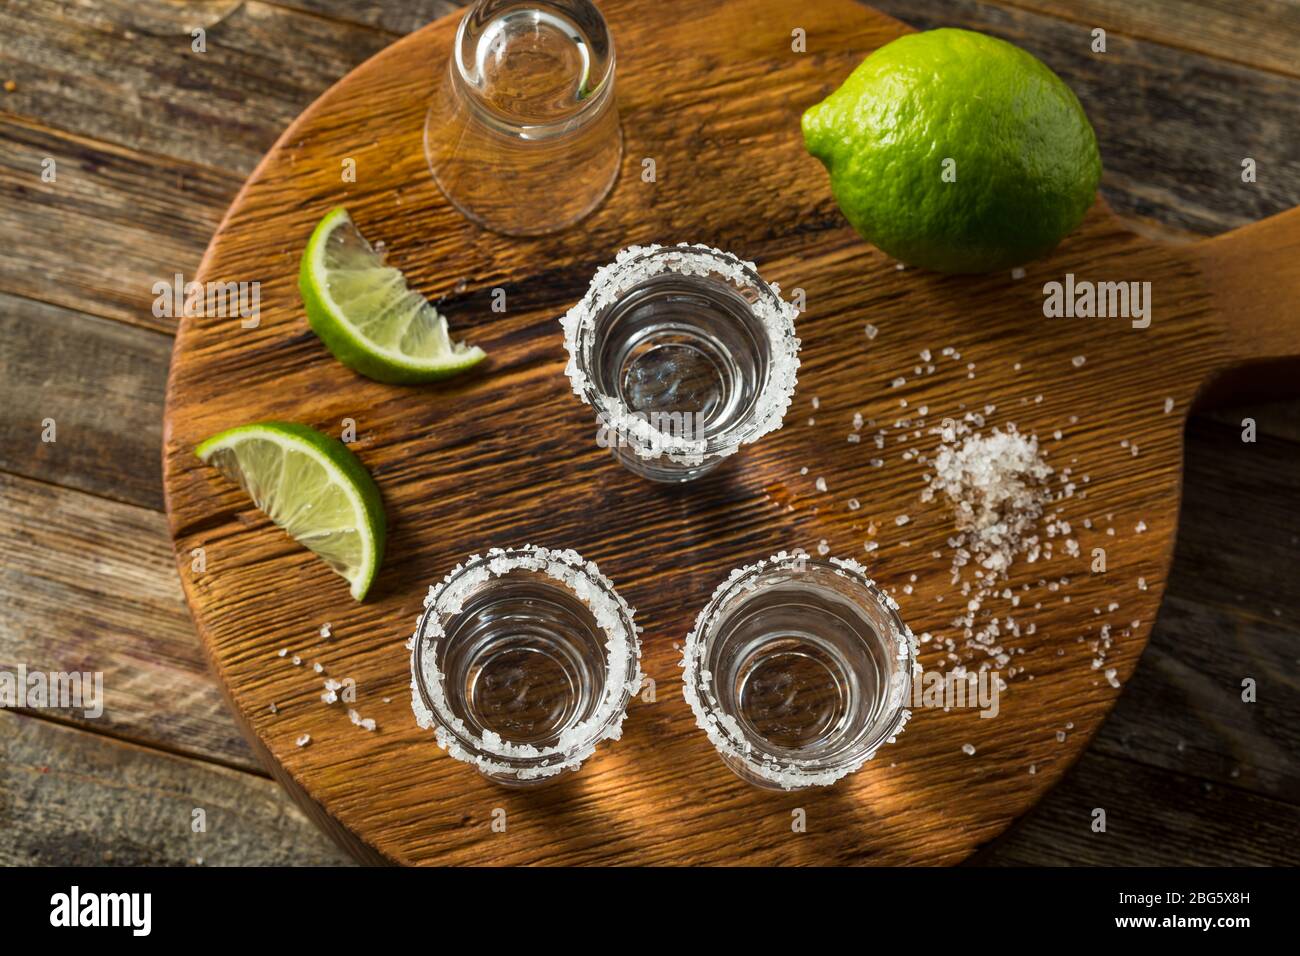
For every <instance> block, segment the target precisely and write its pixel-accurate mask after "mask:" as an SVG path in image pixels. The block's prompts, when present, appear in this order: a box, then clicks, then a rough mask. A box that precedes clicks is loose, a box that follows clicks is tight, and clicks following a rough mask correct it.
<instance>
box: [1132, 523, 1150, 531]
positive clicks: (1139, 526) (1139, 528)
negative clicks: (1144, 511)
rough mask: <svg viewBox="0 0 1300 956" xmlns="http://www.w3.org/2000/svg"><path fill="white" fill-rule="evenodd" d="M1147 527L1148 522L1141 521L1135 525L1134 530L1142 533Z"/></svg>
mask: <svg viewBox="0 0 1300 956" xmlns="http://www.w3.org/2000/svg"><path fill="white" fill-rule="evenodd" d="M1146 529H1147V523H1146V522H1145V521H1139V522H1138V523H1137V524H1135V525H1134V526H1133V530H1134V531H1136V532H1137V533H1138V534H1141V533H1142V532H1143V531H1145V530H1146Z"/></svg>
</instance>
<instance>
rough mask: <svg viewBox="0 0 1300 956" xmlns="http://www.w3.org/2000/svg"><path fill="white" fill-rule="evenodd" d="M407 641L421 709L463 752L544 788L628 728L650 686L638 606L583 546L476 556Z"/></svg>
mask: <svg viewBox="0 0 1300 956" xmlns="http://www.w3.org/2000/svg"><path fill="white" fill-rule="evenodd" d="M425 608H426V610H425V613H424V615H423V616H422V617H421V619H420V623H419V626H418V627H417V628H416V632H415V635H414V636H413V637H412V639H411V641H410V643H409V644H408V645H407V647H408V649H409V650H410V651H411V706H412V709H413V710H414V711H415V717H416V722H417V723H418V724H419V725H420V726H421V727H424V728H426V729H432V730H433V731H434V733H435V734H436V736H437V741H438V745H439V746H441V747H442V748H443V749H445V750H446V751H447V752H448V753H449V754H450V755H451V756H452V757H455V758H456V759H457V760H463V761H465V762H466V763H470V764H473V765H474V766H475V767H477V768H478V770H479V771H480V772H481V773H482V774H483V775H484V776H486V777H487V778H488V779H490V780H492V781H494V782H496V783H500V784H503V785H505V786H512V787H527V786H536V785H539V784H543V783H549V782H552V781H554V780H556V779H558V777H559V775H560V774H562V773H564V772H565V771H572V770H577V769H578V767H579V765H580V764H581V763H582V762H583V761H584V760H585V759H586V758H587V757H589V756H591V754H592V753H593V752H594V751H595V749H596V746H597V744H599V743H600V742H601V741H602V740H617V739H618V738H619V737H620V736H621V735H622V726H623V718H624V716H625V715H626V713H627V706H628V703H629V702H630V701H631V698H632V695H633V694H635V693H636V692H637V689H638V687H639V686H640V683H641V668H640V661H641V645H640V640H639V638H638V636H637V629H636V625H635V623H634V622H633V616H632V615H633V612H632V609H631V608H630V607H628V606H627V603H626V602H625V601H624V600H623V599H622V598H621V597H619V595H618V592H616V591H615V590H614V586H613V584H611V583H610V581H609V579H608V578H606V577H605V576H604V575H602V574H601V573H600V570H599V569H598V568H597V567H596V565H595V564H592V563H591V562H587V561H583V560H582V558H581V557H580V556H579V555H578V554H577V553H576V552H574V551H571V550H570V551H552V550H548V549H546V548H537V547H531V546H530V547H524V548H520V549H518V550H515V549H507V550H504V551H503V550H499V549H494V550H492V551H489V552H488V553H487V554H486V555H483V556H480V555H474V556H472V557H471V558H470V559H469V560H468V561H466V562H465V563H464V564H462V565H460V566H459V567H457V568H456V569H455V570H453V571H452V572H451V573H450V574H448V575H447V577H446V578H445V579H444V580H443V582H442V583H441V584H439V585H436V586H435V587H433V588H430V590H429V596H428V598H427V599H426V600H425Z"/></svg>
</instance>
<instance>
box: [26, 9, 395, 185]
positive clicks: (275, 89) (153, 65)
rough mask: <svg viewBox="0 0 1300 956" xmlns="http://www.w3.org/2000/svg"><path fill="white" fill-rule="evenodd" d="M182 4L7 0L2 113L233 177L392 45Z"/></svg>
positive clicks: (298, 20)
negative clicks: (7, 85) (337, 84)
mask: <svg viewBox="0 0 1300 956" xmlns="http://www.w3.org/2000/svg"><path fill="white" fill-rule="evenodd" d="M190 7H191V10H185V8H184V6H182V5H180V4H176V3H170V2H167V0H95V2H89V3H86V2H83V3H75V4H70V3H58V2H49V0H8V2H6V3H5V4H4V6H3V7H0V37H4V43H3V44H0V75H2V76H3V77H4V78H6V79H13V80H14V81H15V82H16V84H17V89H16V90H15V91H14V92H13V93H11V94H8V95H5V96H4V97H3V99H0V103H2V104H3V109H4V111H5V112H6V113H10V114H13V115H15V116H17V117H21V118H26V119H31V120H35V121H37V122H39V123H41V124H43V125H46V126H52V127H55V128H58V129H62V130H69V131H76V132H77V133H78V134H80V135H82V136H86V137H94V138H96V139H99V140H102V141H105V142H108V143H115V144H118V145H130V146H133V147H135V148H137V149H141V150H144V151H146V152H148V153H150V154H151V155H155V156H165V157H169V158H171V159H175V160H185V161H188V162H190V163H195V164H199V165H204V166H208V167H211V168H214V169H217V170H219V171H222V172H226V173H232V174H237V175H241V176H242V175H245V174H247V173H248V172H249V170H251V169H252V168H253V166H254V165H255V164H256V163H257V161H258V159H259V158H260V157H261V155H262V153H263V152H264V151H265V149H266V147H267V145H268V144H269V143H271V142H272V141H273V140H274V139H275V137H276V135H277V134H278V133H279V132H280V130H282V129H284V127H285V126H286V125H288V124H289V122H291V121H292V120H293V118H294V116H296V115H297V114H298V112H299V111H300V110H302V109H303V107H305V106H306V105H307V104H308V103H310V102H311V100H312V98H313V97H315V96H316V95H317V94H319V93H320V92H321V91H322V90H324V89H325V88H326V87H327V86H329V85H330V83H332V82H334V80H336V79H337V78H338V77H339V76H341V75H342V74H344V73H346V72H347V71H348V70H349V69H350V68H351V67H353V66H355V65H356V64H357V63H360V62H361V61H362V60H364V59H365V58H366V57H368V56H370V55H371V54H372V53H374V52H376V51H377V50H379V49H380V48H381V47H383V46H384V45H385V44H387V43H388V42H389V41H390V40H391V36H389V35H387V34H384V33H381V32H378V31H375V30H373V29H369V28H367V27H362V26H356V25H353V24H350V23H345V22H340V21H335V20H330V19H326V18H323V17H317V16H311V15H308V14H304V13H301V12H299V11H296V10H289V9H285V8H283V7H279V6H275V5H273V4H267V3H260V2H257V0H248V2H244V3H203V4H197V5H190ZM178 8H180V12H179V13H178V12H177V11H178ZM194 26H203V27H204V29H205V31H206V33H205V44H206V50H205V51H204V52H196V51H195V50H194V49H193V48H192V43H193V41H192V38H191V34H190V30H191V28H192V27H194ZM253 104H255V105H253ZM214 131H220V134H219V135H214Z"/></svg>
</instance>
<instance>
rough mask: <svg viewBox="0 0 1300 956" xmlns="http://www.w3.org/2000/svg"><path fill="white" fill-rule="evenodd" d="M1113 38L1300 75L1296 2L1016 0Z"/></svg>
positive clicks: (1014, 2) (1299, 23)
mask: <svg viewBox="0 0 1300 956" xmlns="http://www.w3.org/2000/svg"><path fill="white" fill-rule="evenodd" d="M1010 5H1011V6H1017V7H1025V8H1027V9H1031V10H1036V11H1038V12H1040V13H1046V14H1050V15H1051V16H1054V17H1060V18H1061V19H1064V20H1072V21H1073V22H1075V23H1077V24H1080V25H1081V26H1084V27H1087V29H1089V30H1092V29H1093V28H1095V27H1101V28H1103V29H1104V30H1106V31H1107V33H1108V34H1110V35H1114V34H1121V35H1124V36H1128V37H1134V36H1136V37H1143V38H1145V39H1148V40H1155V41H1157V42H1160V43H1166V44H1168V45H1170V46H1174V47H1179V48H1182V49H1185V50H1192V51H1195V52H1196V53H1199V54H1202V55H1203V56H1206V57H1211V58H1213V59H1216V60H1231V61H1233V62H1236V63H1240V64H1243V65H1245V66H1249V67H1252V68H1254V69H1262V70H1274V71H1276V72H1278V73H1284V74H1286V75H1288V76H1300V59H1297V57H1296V49H1295V43H1294V39H1295V37H1296V35H1297V34H1300V7H1297V5H1296V4H1295V3H1294V2H1293V0H1256V2H1253V3H1235V2H1233V0H1181V2H1180V3H1179V4H1178V5H1177V8H1176V10H1174V9H1171V5H1170V4H1168V3H1163V2H1161V0H1011V4H1010ZM1175 12H1176V14H1177V15H1171V14H1173V13H1175Z"/></svg>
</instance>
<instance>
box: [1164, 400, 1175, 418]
mask: <svg viewBox="0 0 1300 956" xmlns="http://www.w3.org/2000/svg"><path fill="white" fill-rule="evenodd" d="M1173 410H1174V400H1173V399H1172V398H1166V399H1165V414H1166V415H1168V414H1169V413H1170V412H1172V411H1173Z"/></svg>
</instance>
